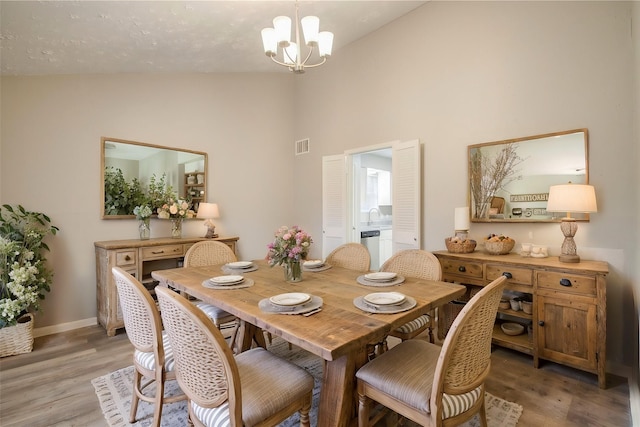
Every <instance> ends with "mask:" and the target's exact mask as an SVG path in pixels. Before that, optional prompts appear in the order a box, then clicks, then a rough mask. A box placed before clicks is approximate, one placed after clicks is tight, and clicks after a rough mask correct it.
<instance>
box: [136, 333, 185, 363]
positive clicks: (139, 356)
mask: <svg viewBox="0 0 640 427" xmlns="http://www.w3.org/2000/svg"><path fill="white" fill-rule="evenodd" d="M162 345H163V346H164V370H165V371H166V372H171V371H173V369H174V365H175V363H174V360H173V350H172V349H171V343H170V342H169V336H168V335H167V334H166V332H165V331H162ZM133 357H134V358H135V359H136V361H137V362H138V364H140V365H141V366H144V367H145V368H146V369H149V370H151V371H152V370H154V369H155V368H156V357H155V355H154V354H153V351H149V352H144V351H138V350H136V351H135V352H134V353H133Z"/></svg>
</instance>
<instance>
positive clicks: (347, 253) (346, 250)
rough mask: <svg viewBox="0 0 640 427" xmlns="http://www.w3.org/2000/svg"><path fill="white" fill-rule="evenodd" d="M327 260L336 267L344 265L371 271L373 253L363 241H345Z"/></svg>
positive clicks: (344, 266) (349, 267)
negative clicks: (370, 252)
mask: <svg viewBox="0 0 640 427" xmlns="http://www.w3.org/2000/svg"><path fill="white" fill-rule="evenodd" d="M325 262H326V263H327V264H329V265H332V266H334V267H343V268H348V269H350V270H356V271H369V268H370V266H371V255H370V254H369V250H368V249H367V247H366V246H364V245H363V244H361V243H345V244H343V245H340V246H338V247H337V248H335V249H334V250H333V251H331V253H329V255H327V258H326V259H325Z"/></svg>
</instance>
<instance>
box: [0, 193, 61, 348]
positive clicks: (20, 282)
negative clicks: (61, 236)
mask: <svg viewBox="0 0 640 427" xmlns="http://www.w3.org/2000/svg"><path fill="white" fill-rule="evenodd" d="M58 230H59V228H58V227H56V226H55V225H51V220H50V219H49V217H48V216H47V215H45V214H43V213H40V212H30V211H27V210H26V209H25V208H23V207H22V206H20V205H18V206H16V207H13V206H11V205H2V208H0V258H1V261H0V357H3V356H9V355H11V354H19V353H28V352H30V351H31V349H32V345H33V334H32V329H33V314H32V313H33V312H34V311H38V310H40V301H41V300H44V298H45V294H46V292H49V291H50V290H51V288H50V286H51V282H52V279H53V271H52V270H51V269H49V268H48V266H47V265H46V258H45V251H48V250H49V247H48V246H47V244H46V243H45V242H44V238H45V237H46V236H48V235H50V234H52V235H55V234H56V233H57V232H58Z"/></svg>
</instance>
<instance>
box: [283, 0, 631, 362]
mask: <svg viewBox="0 0 640 427" xmlns="http://www.w3.org/2000/svg"><path fill="white" fill-rule="evenodd" d="M631 46H632V43H631V36H630V3H610V2H602V3H598V2H429V3H427V4H425V5H424V6H422V7H420V8H419V9H417V10H415V11H414V12H412V13H410V14H409V15H406V16H404V17H402V18H401V19H399V20H397V21H395V22H394V23H392V24H390V25H388V26H386V27H384V28H382V29H381V30H379V31H378V32H376V33H374V34H373V35H371V36H369V37H366V38H364V39H361V40H360V41H358V42H356V43H353V44H352V45H350V46H348V47H347V48H345V49H341V50H340V51H338V52H336V54H335V56H334V57H333V58H332V59H331V62H330V63H328V64H326V65H324V66H323V67H324V68H321V69H318V70H312V71H310V72H309V73H307V74H305V76H304V78H299V79H296V92H295V94H296V100H297V102H296V104H297V106H298V110H299V111H303V112H304V114H300V115H299V116H298V120H297V122H296V128H295V137H296V139H301V138H307V137H308V138H310V141H311V153H310V154H309V155H307V156H300V157H299V158H296V162H295V171H296V172H295V174H296V175H299V176H304V177H305V179H304V181H303V182H300V183H299V184H298V185H297V190H296V196H297V203H296V206H297V207H298V216H299V217H300V218H304V219H305V221H306V222H309V223H311V224H313V228H312V229H311V230H310V232H311V233H312V234H313V235H320V233H321V198H320V189H321V181H320V167H321V165H320V157H321V156H323V155H330V154H338V153H341V152H342V151H344V150H346V149H352V148H355V147H360V146H365V145H370V144H378V143H382V142H386V141H391V140H395V139H402V140H407V139H412V138H419V139H420V140H421V141H422V142H423V144H424V147H425V149H424V159H423V168H424V185H423V188H424V196H423V197H424V203H423V228H422V229H423V236H422V241H423V242H424V244H423V247H424V248H425V249H428V250H439V249H444V244H443V239H444V238H445V237H447V236H450V235H451V233H452V232H453V221H454V209H455V207H457V206H464V205H465V204H467V179H468V178H467V146H468V145H470V144H477V143H482V142H489V141H496V140H501V139H509V138H517V137H523V136H529V135H537V134H542V133H548V132H555V131H562V130H569V129H576V128H582V127H585V128H588V130H589V136H590V182H591V183H592V184H593V185H594V186H595V187H596V191H597V197H598V206H599V212H598V213H595V214H592V215H591V218H592V220H591V222H590V223H581V224H580V227H579V230H578V234H577V235H576V242H577V245H578V251H579V253H580V254H581V255H582V256H583V258H585V259H589V258H592V259H593V258H596V259H603V260H606V261H609V263H610V268H611V274H610V275H609V281H608V285H609V286H608V298H609V300H608V316H607V318H608V327H609V330H608V337H609V341H608V349H609V360H610V361H612V362H614V361H615V362H623V359H624V361H625V362H626V363H627V364H630V358H631V355H630V353H629V351H630V350H629V349H628V346H625V345H624V337H625V336H629V333H630V331H631V329H632V326H631V325H633V321H631V320H632V318H633V316H632V307H631V304H630V301H631V298H628V296H630V294H631V292H630V289H631V285H630V283H631V282H632V281H633V280H634V279H635V281H637V280H638V277H637V276H638V272H637V271H635V268H634V267H633V265H634V262H633V261H634V260H635V258H634V256H635V255H634V254H635V251H636V246H637V240H634V239H632V238H630V237H631V236H633V235H634V234H633V233H630V232H632V230H633V226H634V225H635V224H637V222H636V219H635V218H636V212H637V201H636V199H637V197H638V196H637V194H636V193H634V192H632V191H630V189H631V188H632V186H631V185H621V183H629V184H631V183H634V182H635V183H637V182H638V181H637V175H635V173H634V169H635V168H636V159H637V157H633V156H630V155H629V154H630V153H631V152H633V151H634V143H633V115H632V105H633V101H632V93H631V90H630V88H631V87H632V85H633V72H632V71H633V68H632V66H633V60H632V49H631ZM634 179H635V180H634ZM309 189H312V191H309ZM313 189H315V191H313ZM621 224H628V227H624V226H621ZM491 232H492V233H505V234H507V235H510V236H513V237H514V238H515V239H516V241H519V242H522V241H533V242H534V243H537V244H545V245H548V246H549V247H550V250H551V252H552V254H556V255H557V254H558V253H559V251H560V245H561V244H562V240H563V236H562V233H561V232H560V230H559V225H558V224H472V227H471V234H472V236H473V237H475V238H482V237H483V236H484V235H485V234H487V233H491ZM529 233H532V235H533V238H530V237H529ZM625 320H627V321H628V322H625Z"/></svg>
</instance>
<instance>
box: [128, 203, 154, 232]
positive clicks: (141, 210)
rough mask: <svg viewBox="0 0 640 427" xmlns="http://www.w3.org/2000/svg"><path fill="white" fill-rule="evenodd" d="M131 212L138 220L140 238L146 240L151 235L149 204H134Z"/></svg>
mask: <svg viewBox="0 0 640 427" xmlns="http://www.w3.org/2000/svg"><path fill="white" fill-rule="evenodd" d="M133 214H134V215H135V216H136V219H137V220H138V221H140V223H139V224H138V231H139V232H140V240H147V239H148V238H149V237H151V225H150V222H151V214H152V211H151V208H150V207H149V205H141V206H136V207H135V208H133Z"/></svg>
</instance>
